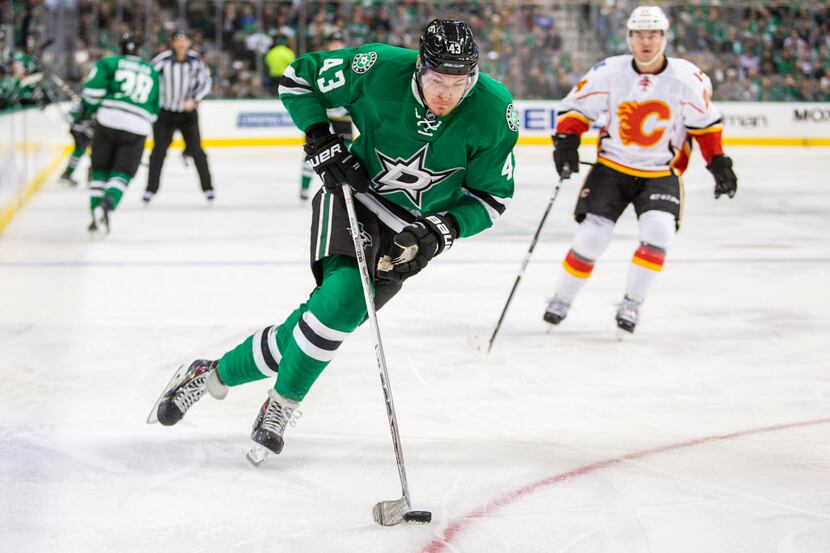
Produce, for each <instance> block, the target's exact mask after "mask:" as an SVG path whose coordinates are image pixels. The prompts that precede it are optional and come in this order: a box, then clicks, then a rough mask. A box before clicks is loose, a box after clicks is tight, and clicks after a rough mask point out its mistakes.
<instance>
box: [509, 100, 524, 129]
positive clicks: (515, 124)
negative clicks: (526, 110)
mask: <svg viewBox="0 0 830 553" xmlns="http://www.w3.org/2000/svg"><path fill="white" fill-rule="evenodd" d="M505 115H506V117H507V127H508V128H509V129H510V130H511V131H513V132H518V130H519V126H520V125H521V121H520V120H519V112H518V111H516V108H515V106H513V104H508V106H507V111H506V112H505Z"/></svg>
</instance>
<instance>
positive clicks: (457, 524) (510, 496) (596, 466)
mask: <svg viewBox="0 0 830 553" xmlns="http://www.w3.org/2000/svg"><path fill="white" fill-rule="evenodd" d="M827 423H830V418H827V419H815V420H809V421H802V422H793V423H788V424H777V425H774V426H764V427H761V428H751V429H749V430H741V431H738V432H732V433H730V434H719V435H716V436H704V437H702V438H696V439H693V440H688V441H685V442H678V443H674V444H668V445H664V446H659V447H655V448H652V449H644V450H642V451H635V452H633V453H629V454H627V455H622V456H620V457H612V458H610V459H605V460H602V461H598V462H596V463H592V464H590V465H584V466H581V467H577V468H575V469H573V470H570V471H568V472H562V473H559V474H554V475H553V476H550V477H548V478H544V479H542V480H537V481H536V482H531V483H530V484H527V485H525V486H522V487H521V488H517V489H515V490H513V491H510V492H507V493H505V494H503V495H500V496H499V497H497V498H495V499H493V500H492V501H490V502H489V503H487V504H485V505H482V506H481V507H478V508H476V509H474V510H472V511H470V512H469V513H467V514H466V515H462V516H461V517H460V518H457V519H455V520H454V521H452V522H450V523H449V525H448V526H447V528H446V529H445V530H444V533H443V535H442V536H441V537H439V538H434V539H433V540H432V541H430V542H429V543H428V544H427V545H426V546H424V548H423V550H422V552H423V553H439V552H441V551H444V550H445V549H446V547H447V545H449V544H450V542H452V541H453V540H454V539H455V538H456V537H457V536H458V534H460V533H461V532H462V531H463V530H466V529H467V528H469V527H470V526H472V524H473V523H474V522H475V521H477V520H479V519H482V518H484V517H487V516H489V515H492V514H493V513H495V512H496V511H498V510H499V509H501V508H502V507H505V506H507V505H509V504H511V503H513V502H514V501H516V500H518V499H521V498H523V497H526V496H528V495H530V494H532V493H535V492H538V491H540V490H542V489H544V488H547V487H549V486H553V485H555V484H557V483H558V482H564V481H565V480H570V479H572V478H576V477H577V476H582V475H583V474H588V473H590V472H596V471H598V470H601V469H604V468H608V467H610V466H613V465H618V464H621V463H624V462H625V461H632V460H634V459H642V458H643V457H649V456H651V455H657V454H659V453H665V452H667V451H674V450H677V449H684V448H690V447H695V446H699V445H703V444H707V443H711V442H719V441H725V440H731V439H734V438H741V437H744V436H749V435H751V434H763V433H764V432H776V431H780V430H791V429H793V428H800V427H804V426H813V425H818V424H827Z"/></svg>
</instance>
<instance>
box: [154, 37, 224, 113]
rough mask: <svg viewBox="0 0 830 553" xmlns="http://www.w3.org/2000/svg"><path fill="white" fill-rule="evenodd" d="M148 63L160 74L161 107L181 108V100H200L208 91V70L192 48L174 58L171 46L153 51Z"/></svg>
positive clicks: (209, 84)
mask: <svg viewBox="0 0 830 553" xmlns="http://www.w3.org/2000/svg"><path fill="white" fill-rule="evenodd" d="M150 63H151V64H152V65H153V67H155V68H156V70H157V71H158V72H159V74H160V75H161V109H165V110H167V111H184V101H185V100H187V99H188V98H193V99H194V100H196V101H199V100H201V99H202V98H204V97H205V96H207V95H208V93H209V92H210V86H211V78H210V71H209V70H208V68H207V65H205V62H203V61H202V57H201V56H200V55H199V53H198V52H197V51H195V50H188V51H187V55H186V56H185V58H184V60H183V61H177V60H176V55H175V54H174V53H173V50H165V51H164V52H161V53H160V54H157V55H156V56H155V57H154V58H153V59H152V60H150Z"/></svg>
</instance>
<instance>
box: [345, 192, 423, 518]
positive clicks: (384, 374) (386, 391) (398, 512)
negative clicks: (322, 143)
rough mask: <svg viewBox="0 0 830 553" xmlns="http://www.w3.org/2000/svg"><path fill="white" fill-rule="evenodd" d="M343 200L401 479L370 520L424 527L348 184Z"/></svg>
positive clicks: (376, 508)
mask: <svg viewBox="0 0 830 553" xmlns="http://www.w3.org/2000/svg"><path fill="white" fill-rule="evenodd" d="M343 199H344V200H346V212H347V213H348V216H349V229H350V231H351V234H352V242H354V253H355V257H356V258H357V266H358V268H359V269H360V283H361V284H362V285H363V299H364V300H365V301H366V311H367V315H368V316H369V322H370V323H371V326H372V336H373V337H374V339H375V356H376V357H377V361H378V369H380V385H381V387H382V388H383V398H384V400H385V401H386V415H387V416H388V418H389V430H391V432H392V446H393V447H394V449H395V459H396V460H397V462H398V475H399V476H400V477H401V491H402V497H401V498H400V499H390V500H387V501H381V502H379V503H377V504H375V506H374V508H373V509H372V517H373V518H374V519H375V522H377V523H378V524H380V525H382V526H393V525H395V524H399V523H401V522H403V521H407V522H422V523H426V522H429V521H431V520H432V513H430V512H429V511H410V510H409V509H410V501H409V486H408V485H407V483H406V467H405V466H404V462H403V449H402V447H401V436H400V434H399V433H398V418H397V416H396V415H395V404H394V402H393V401H392V387H391V386H390V384H389V373H388V371H387V370H386V355H384V353H383V343H382V342H381V340H380V327H379V326H378V318H377V314H376V312H375V300H374V298H373V297H372V288H371V285H370V284H369V282H370V277H369V267H368V265H367V263H366V253H365V252H364V251H363V241H362V240H361V238H360V225H359V224H358V222H357V212H356V211H355V207H354V199H353V197H352V189H351V187H350V186H349V185H348V184H344V185H343Z"/></svg>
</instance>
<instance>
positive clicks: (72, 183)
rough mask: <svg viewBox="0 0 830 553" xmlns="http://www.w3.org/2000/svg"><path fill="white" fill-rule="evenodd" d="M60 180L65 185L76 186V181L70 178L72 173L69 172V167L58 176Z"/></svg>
mask: <svg viewBox="0 0 830 553" xmlns="http://www.w3.org/2000/svg"><path fill="white" fill-rule="evenodd" d="M60 181H61V182H62V183H63V184H66V185H67V186H71V187H73V188H75V187H77V186H78V181H76V180H75V179H73V178H72V173H70V172H69V169H67V170H66V171H64V172H63V174H62V175H61V176H60Z"/></svg>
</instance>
